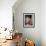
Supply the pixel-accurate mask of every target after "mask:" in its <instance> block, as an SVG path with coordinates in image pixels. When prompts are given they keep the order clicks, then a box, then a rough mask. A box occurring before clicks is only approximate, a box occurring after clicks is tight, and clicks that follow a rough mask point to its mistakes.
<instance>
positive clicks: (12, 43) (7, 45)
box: [0, 39, 16, 46]
mask: <svg viewBox="0 0 46 46" xmlns="http://www.w3.org/2000/svg"><path fill="white" fill-rule="evenodd" d="M0 46H16V45H15V39H13V40H6V42H4V43H2V44H1V45H0Z"/></svg>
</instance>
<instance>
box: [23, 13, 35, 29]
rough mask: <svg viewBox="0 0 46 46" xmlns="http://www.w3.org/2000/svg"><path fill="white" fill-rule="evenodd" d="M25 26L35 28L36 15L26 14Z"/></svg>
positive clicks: (24, 18) (24, 15) (24, 16)
mask: <svg viewBox="0 0 46 46" xmlns="http://www.w3.org/2000/svg"><path fill="white" fill-rule="evenodd" d="M23 26H24V27H30V28H34V26H35V13H24V14H23Z"/></svg>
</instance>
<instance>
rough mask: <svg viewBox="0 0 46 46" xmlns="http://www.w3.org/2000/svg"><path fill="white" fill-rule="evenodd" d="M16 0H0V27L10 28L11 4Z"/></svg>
mask: <svg viewBox="0 0 46 46" xmlns="http://www.w3.org/2000/svg"><path fill="white" fill-rule="evenodd" d="M15 2H16V0H0V27H7V28H9V29H12V6H13V4H14V3H15Z"/></svg>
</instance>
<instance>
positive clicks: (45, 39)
mask: <svg viewBox="0 0 46 46" xmlns="http://www.w3.org/2000/svg"><path fill="white" fill-rule="evenodd" d="M40 20H41V22H40V24H41V38H42V39H41V41H42V46H46V0H42V1H41V16H40Z"/></svg>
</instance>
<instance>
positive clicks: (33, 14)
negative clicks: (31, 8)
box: [23, 13, 35, 28]
mask: <svg viewBox="0 0 46 46" xmlns="http://www.w3.org/2000/svg"><path fill="white" fill-rule="evenodd" d="M25 15H32V16H33V26H32V27H25V26H24V17H25ZM23 27H24V28H34V27H35V13H23Z"/></svg>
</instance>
